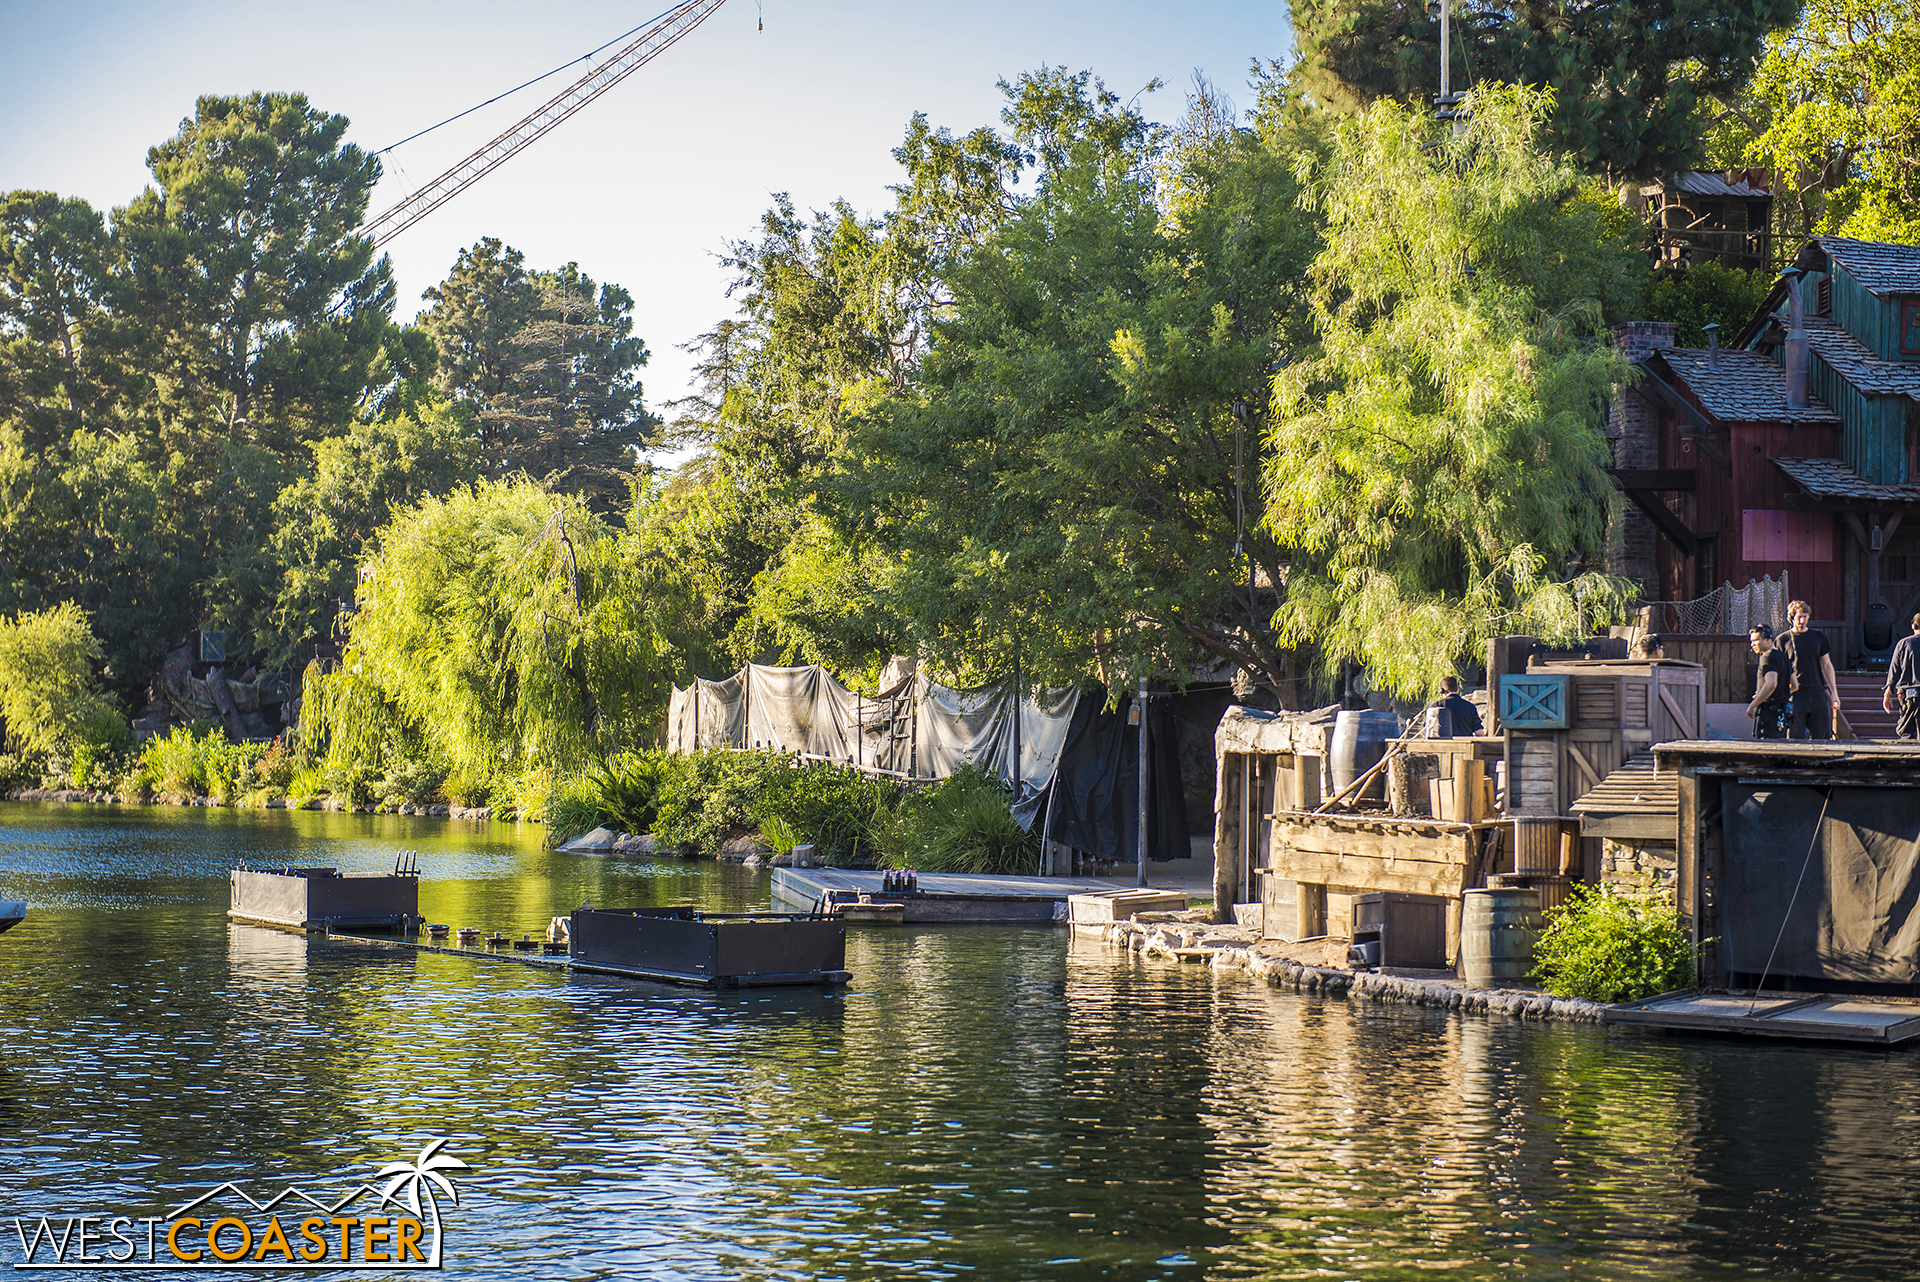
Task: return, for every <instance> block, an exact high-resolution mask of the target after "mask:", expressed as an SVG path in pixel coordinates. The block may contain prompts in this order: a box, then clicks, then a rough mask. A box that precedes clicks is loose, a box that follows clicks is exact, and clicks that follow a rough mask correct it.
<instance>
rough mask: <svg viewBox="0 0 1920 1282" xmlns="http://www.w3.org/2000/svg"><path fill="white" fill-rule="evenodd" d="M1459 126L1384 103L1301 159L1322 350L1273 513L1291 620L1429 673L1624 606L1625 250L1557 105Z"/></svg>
mask: <svg viewBox="0 0 1920 1282" xmlns="http://www.w3.org/2000/svg"><path fill="white" fill-rule="evenodd" d="M1470 105H1471V109H1472V113H1473V114H1472V120H1471V123H1470V124H1469V125H1468V126H1467V127H1466V129H1465V130H1464V131H1463V132H1461V133H1458V134H1455V133H1453V132H1452V131H1451V130H1450V129H1449V128H1448V127H1446V126H1444V125H1438V124H1435V123H1433V122H1432V121H1430V120H1428V119H1426V118H1424V117H1422V116H1418V115H1414V114H1411V113H1409V112H1407V111H1405V110H1403V109H1401V108H1400V107H1398V106H1396V105H1394V104H1391V103H1382V104H1380V105H1378V106H1376V107H1374V108H1373V109H1371V110H1370V111H1368V112H1365V113H1364V114H1361V115H1358V116H1356V117H1353V118H1351V119H1349V120H1347V121H1345V122H1343V123H1342V124H1341V125H1340V126H1339V128H1338V129H1337V130H1336V131H1335V134H1334V138H1333V142H1332V145H1331V147H1330V148H1329V149H1328V150H1327V151H1326V152H1325V153H1324V154H1323V155H1311V156H1308V157H1306V158H1305V159H1303V160H1302V162H1301V165H1300V177H1301V181H1302V184H1303V194H1302V197H1301V199H1302V202H1303V203H1304V204H1305V205H1307V206H1308V207H1309V208H1310V209H1311V210H1312V211H1313V212H1314V213H1315V214H1316V215H1318V216H1319V217H1321V218H1323V219H1324V220H1325V225H1326V233H1325V237H1324V240H1323V242H1322V244H1323V248H1322V250H1321V252H1320V253H1319V255H1318V257H1317V258H1316V259H1315V260H1314V263H1313V268H1312V272H1311V280H1312V306H1313V311H1314V319H1315V324H1316V327H1317V329H1318V331H1319V339H1320V342H1319V347H1318V350H1317V352H1316V353H1315V355H1314V356H1313V358H1312V359H1310V360H1305V361H1302V362H1299V363H1297V364H1294V365H1291V366H1289V367H1287V368H1285V369H1283V370H1281V371H1280V372H1279V373H1278V374H1276V375H1275V377H1274V379H1273V404H1272V426H1271V429H1270V431H1269V435H1268V453H1267V456H1266V460H1265V463H1266V488H1267V513H1266V523H1267V526H1268V528H1269V529H1270V530H1271V531H1272V532H1273V534H1274V536H1275V537H1276V538H1277V539H1278V540H1279V542H1280V543H1281V544H1282V545H1283V546H1284V547H1285V548H1286V549H1288V551H1289V554H1290V557H1291V564H1290V567H1289V570H1288V573H1287V575H1286V584H1287V590H1286V598H1285V601H1284V602H1283V604H1282V606H1281V608H1280V611H1279V614H1278V615H1277V617H1276V623H1277V624H1278V626H1279V628H1280V631H1281V634H1282V636H1283V638H1285V639H1286V640H1287V641H1289V642H1290V643H1291V644H1294V645H1298V646H1302V647H1305V646H1308V645H1312V646H1315V647H1317V648H1318V650H1319V652H1320V654H1321V655H1322V656H1323V658H1324V661H1325V662H1326V663H1328V664H1329V665H1338V664H1339V663H1341V662H1343V661H1347V660H1355V661H1358V662H1360V663H1363V664H1365V665H1366V667H1367V668H1368V670H1369V671H1370V673H1371V674H1372V675H1373V678H1374V681H1375V684H1376V685H1378V686H1383V687H1391V688H1393V689H1396V690H1398V691H1401V692H1403V693H1408V694H1415V693H1421V694H1424V693H1427V692H1430V691H1432V690H1433V689H1435V688H1436V687H1437V685H1438V682H1439V680H1440V678H1441V677H1442V676H1444V675H1446V674H1448V673H1449V672H1451V671H1453V669H1454V666H1455V664H1456V663H1458V662H1460V661H1462V660H1471V659H1472V658H1473V657H1474V656H1476V655H1479V654H1482V653H1483V652H1484V649H1483V648H1484V643H1485V641H1486V640H1487V639H1488V638H1489V637H1492V636H1495V635H1498V634H1500V633H1503V632H1509V631H1524V632H1534V633H1544V634H1549V635H1555V636H1567V635H1571V634H1574V633H1577V632H1580V631H1581V630H1583V629H1584V628H1585V627H1587V626H1589V625H1591V624H1593V623H1595V622H1599V621H1601V620H1603V619H1604V618H1606V617H1608V615H1609V614H1610V613H1611V612H1612V611H1614V610H1617V609H1618V608H1619V607H1620V605H1621V604H1622V603H1623V601H1624V599H1625V593H1626V592H1627V591H1628V589H1627V586H1626V584H1625V582H1624V581H1623V580H1620V579H1616V578H1613V577H1611V576H1608V575H1606V574H1604V573H1600V572H1598V571H1596V570H1593V569H1592V568H1590V567H1592V566H1593V565H1594V564H1595V563H1596V562H1597V559H1598V557H1599V556H1600V553H1601V551H1602V547H1603V539H1604V533H1605V529H1606V519H1607V511H1608V503H1609V500H1610V495H1611V487H1610V484H1609V482H1608V479H1607V477H1606V476H1605V475H1604V473H1603V471H1602V469H1603V468H1605V467H1606V466H1607V464H1608V451H1607V443H1606V440H1605V438H1604V437H1603V436H1602V432H1601V429H1602V423H1603V419H1604V406H1605V403H1606V397H1607V392H1608V388H1609V385H1610V384H1613V383H1617V382H1621V381H1623V380H1624V379H1625V377H1626V371H1625V369H1624V367H1623V365H1622V363H1621V361H1620V359H1619V358H1618V357H1617V356H1616V355H1615V354H1614V352H1613V350H1612V348H1611V346H1610V345H1609V344H1608V343H1607V342H1606V341H1605V337H1606V335H1605V330H1604V325H1605V323H1606V322H1607V320H1609V319H1610V317H1609V315H1608V312H1609V309H1612V310H1614V311H1620V310H1622V309H1624V308H1626V307H1628V306H1630V304H1631V301H1632V300H1631V297H1630V295H1628V294H1626V293H1625V292H1623V282H1627V281H1630V280H1631V279H1632V278H1633V274H1632V273H1631V272H1630V271H1629V263H1630V262H1631V258H1630V254H1631V250H1630V249H1629V248H1628V247H1627V246H1626V245H1625V244H1624V243H1622V242H1621V241H1620V240H1618V239H1617V238H1615V237H1612V236H1610V235H1609V234H1608V233H1607V232H1606V231H1605V229H1604V224H1603V220H1602V217H1601V212H1602V211H1600V210H1599V209H1598V208H1596V206H1595V205H1594V203H1593V202H1592V201H1590V200H1587V199H1583V198H1582V195H1581V192H1582V187H1581V178H1580V175H1579V174H1578V172H1577V171H1576V170H1575V169H1574V168H1573V167H1572V166H1571V165H1570V164H1568V163H1566V162H1565V161H1563V160H1561V159H1558V158H1556V157H1554V156H1552V155H1550V154H1548V153H1546V152H1545V151H1543V150H1542V148H1541V145H1540V134H1541V128H1542V122H1543V121H1544V120H1545V119H1546V117H1547V113H1548V112H1549V110H1550V109H1551V105H1552V104H1551V100H1550V99H1549V98H1547V97H1545V96H1544V95H1541V94H1537V93H1533V92H1530V91H1526V90H1512V91H1492V92H1488V93H1483V94H1477V95H1475V97H1474V99H1473V101H1472V102H1471V104H1470Z"/></svg>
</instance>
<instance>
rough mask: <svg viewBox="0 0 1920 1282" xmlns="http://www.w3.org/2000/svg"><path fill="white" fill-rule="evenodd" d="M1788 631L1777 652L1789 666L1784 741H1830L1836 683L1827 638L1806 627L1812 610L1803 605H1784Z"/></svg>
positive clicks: (1836, 706)
mask: <svg viewBox="0 0 1920 1282" xmlns="http://www.w3.org/2000/svg"><path fill="white" fill-rule="evenodd" d="M1787 620H1788V622H1790V623H1792V624H1793V627H1792V629H1791V630H1790V631H1787V632H1784V633H1782V634H1781V636H1780V648H1781V649H1782V650H1783V651H1785V652H1786V656H1787V662H1788V663H1790V664H1791V665H1793V686H1792V689H1791V691H1790V693H1791V695H1792V708H1791V709H1790V710H1789V711H1788V713H1787V738H1789V739H1799V738H1802V737H1805V738H1808V739H1831V738H1833V714H1834V713H1836V712H1838V711H1839V710H1840V682H1839V681H1838V680H1837V679H1835V677H1834V675H1833V653H1832V650H1833V648H1832V647H1831V646H1829V645H1828V644H1827V634H1826V633H1824V632H1816V631H1814V630H1813V629H1812V628H1809V627H1808V626H1807V625H1808V624H1809V623H1811V622H1812V621H1813V607H1812V606H1810V605H1808V604H1807V603H1806V602H1805V601H1789V602H1788V603H1787Z"/></svg>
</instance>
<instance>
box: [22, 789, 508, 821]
mask: <svg viewBox="0 0 1920 1282" xmlns="http://www.w3.org/2000/svg"><path fill="white" fill-rule="evenodd" d="M0 800H6V801H51V802H60V803H64V804H66V805H92V806H184V807H189V808H191V807H200V808H202V809H206V810H251V809H258V810H330V811H334V812H336V813H339V814H355V815H373V814H382V815H413V816H416V817H420V818H434V819H472V820H488V819H492V818H493V811H492V809H490V808H489V807H487V806H448V805H434V806H414V805H407V804H402V805H399V806H396V807H394V808H393V809H391V810H383V809H381V808H379V807H377V806H350V805H348V804H347V803H346V802H344V801H342V800H340V799H339V798H337V797H306V798H294V797H273V798H269V799H268V800H267V801H266V802H265V803H263V804H262V805H260V806H257V807H255V806H241V805H234V804H233V803H231V802H225V801H221V800H220V799H219V798H217V797H191V798H188V799H187V800H184V801H166V800H162V799H160V798H158V797H153V798H141V797H128V796H122V795H121V794H119V793H114V792H92V791H89V790H87V789H85V788H21V789H18V790H16V791H14V792H9V793H5V794H0Z"/></svg>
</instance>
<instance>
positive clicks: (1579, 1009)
mask: <svg viewBox="0 0 1920 1282" xmlns="http://www.w3.org/2000/svg"><path fill="white" fill-rule="evenodd" d="M1210 914H1211V910H1210V909H1193V910H1190V911H1188V912H1182V913H1141V914H1139V915H1138V916H1137V917H1135V918H1133V919H1131V920H1128V921H1116V922H1110V923H1107V924H1105V925H1102V926H1076V927H1075V928H1074V929H1075V930H1077V931H1080V932H1082V933H1085V934H1090V935H1091V934H1097V935H1098V936H1099V938H1100V939H1101V940H1102V941H1103V942H1105V943H1107V944H1110V945H1112V946H1114V947H1117V948H1125V949H1127V950H1129V951H1131V952H1136V953H1139V954H1140V955H1141V956H1143V957H1152V958H1158V959H1163V960H1166V961H1173V962H1187V963H1193V964H1200V963H1204V964H1206V965H1207V966H1210V967H1211V968H1212V969H1213V970H1215V971H1240V972H1242V973H1244V974H1245V975H1246V976H1247V977H1248V978H1250V979H1254V980H1257V981H1261V982H1264V983H1267V984H1269V985H1271V986H1273V987H1275V988H1283V989H1286V990H1287V991H1289V992H1299V993H1320V994H1324V995H1325V996H1328V997H1345V998H1347V999H1348V1000H1356V999H1363V1000H1367V1001H1374V1002H1398V1003H1401V1004H1404V1005H1409V1006H1429V1007H1435V1008H1439V1009H1444V1010H1458V1011H1466V1012H1469V1013H1476V1014H1495V1015H1511V1016H1513V1017H1514V1018H1516V1019H1555V1020H1566V1021H1571V1022H1574V1023H1583V1024H1597V1023H1599V1022H1600V1020H1601V1016H1602V1014H1603V1012H1604V1011H1605V1010H1606V1007H1605V1006H1603V1005H1601V1004H1600V1003H1598V1002H1590V1001H1584V1000H1581V999H1578V998H1564V997H1553V996H1550V995H1548V994H1546V993H1542V992H1538V991H1536V990H1533V989H1508V988H1473V987H1471V986H1469V985H1467V984H1465V983H1463V982H1462V981H1460V980H1458V979H1453V978H1441V977H1434V976H1432V975H1431V973H1427V974H1389V973H1383V972H1378V971H1353V970H1347V969H1344V968H1342V967H1337V966H1329V965H1325V964H1323V963H1321V964H1316V963H1314V962H1313V961H1310V960H1302V959H1301V954H1302V952H1303V951H1309V952H1310V951H1316V950H1314V949H1303V945H1301V944H1287V943H1284V942H1282V941H1280V940H1277V939H1261V938H1260V937H1259V936H1258V935H1257V934H1255V933H1254V932H1253V931H1252V930H1249V929H1247V928H1246V927H1243V926H1224V925H1216V924H1213V923H1211V922H1209V921H1208V920H1207V917H1208V916H1209V915H1210ZM1318 951H1324V950H1318Z"/></svg>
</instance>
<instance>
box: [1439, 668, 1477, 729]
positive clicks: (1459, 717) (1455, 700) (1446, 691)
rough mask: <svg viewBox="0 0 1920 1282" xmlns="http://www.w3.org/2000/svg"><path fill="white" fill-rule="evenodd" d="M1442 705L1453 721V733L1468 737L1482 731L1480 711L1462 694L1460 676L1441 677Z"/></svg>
mask: <svg viewBox="0 0 1920 1282" xmlns="http://www.w3.org/2000/svg"><path fill="white" fill-rule="evenodd" d="M1439 706H1440V707H1443V708H1445V709H1446V710H1447V716H1448V718H1449V719H1450V720H1451V721H1452V722H1453V733H1454V734H1455V735H1457V736H1459V737H1460V738H1463V739H1468V738H1472V737H1473V736H1474V735H1477V734H1479V733H1480V712H1479V709H1477V708H1475V707H1474V706H1473V705H1472V704H1471V703H1468V702H1467V700H1466V699H1465V698H1464V697H1462V696H1461V694H1460V678H1459V677H1441V678H1440V704H1439Z"/></svg>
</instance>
